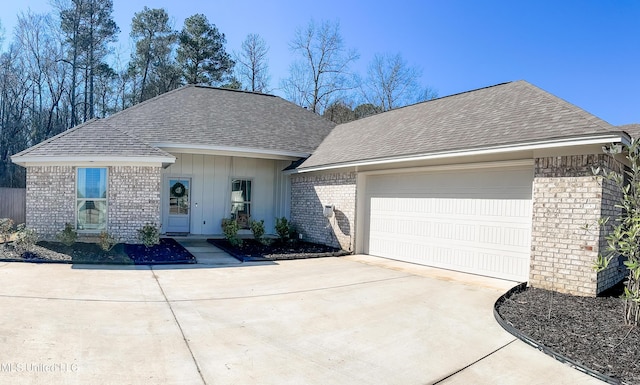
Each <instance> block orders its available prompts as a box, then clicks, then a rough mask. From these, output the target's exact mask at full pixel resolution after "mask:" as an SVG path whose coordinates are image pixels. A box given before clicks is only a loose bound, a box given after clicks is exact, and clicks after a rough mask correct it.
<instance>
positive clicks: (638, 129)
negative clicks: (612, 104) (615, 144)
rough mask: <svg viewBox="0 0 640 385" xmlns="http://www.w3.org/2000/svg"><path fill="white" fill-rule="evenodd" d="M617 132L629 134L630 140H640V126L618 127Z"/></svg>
mask: <svg viewBox="0 0 640 385" xmlns="http://www.w3.org/2000/svg"><path fill="white" fill-rule="evenodd" d="M618 130H620V131H624V132H626V133H627V134H629V135H630V136H631V137H632V138H635V139H638V138H640V124H638V123H633V124H625V125H622V126H618Z"/></svg>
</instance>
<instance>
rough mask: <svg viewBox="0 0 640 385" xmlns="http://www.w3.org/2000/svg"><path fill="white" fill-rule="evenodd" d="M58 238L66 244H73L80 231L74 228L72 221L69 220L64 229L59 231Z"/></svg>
mask: <svg viewBox="0 0 640 385" xmlns="http://www.w3.org/2000/svg"><path fill="white" fill-rule="evenodd" d="M56 238H58V240H59V241H60V242H61V243H62V244H64V245H66V246H73V244H74V243H76V240H77V239H78V232H77V231H76V230H75V229H74V228H73V226H72V225H71V223H68V222H67V223H65V224H64V230H62V231H61V232H60V233H58V235H57V236H56Z"/></svg>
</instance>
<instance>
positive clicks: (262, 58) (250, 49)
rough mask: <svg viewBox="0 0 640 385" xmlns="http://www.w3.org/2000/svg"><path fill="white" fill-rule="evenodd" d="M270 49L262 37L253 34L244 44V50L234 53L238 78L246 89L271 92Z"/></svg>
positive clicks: (248, 36)
mask: <svg viewBox="0 0 640 385" xmlns="http://www.w3.org/2000/svg"><path fill="white" fill-rule="evenodd" d="M268 53H269V47H267V43H266V42H265V41H264V39H263V38H261V37H260V35H258V34H255V33H251V34H249V35H247V38H246V39H245V40H244V41H243V42H242V50H241V51H240V52H239V53H234V60H235V62H236V67H235V69H236V77H237V78H238V80H239V81H240V82H241V83H242V85H243V86H244V88H245V89H246V90H249V91H254V92H264V93H268V92H270V91H269V89H268V87H269V78H270V76H269V62H268V60H267V54H268Z"/></svg>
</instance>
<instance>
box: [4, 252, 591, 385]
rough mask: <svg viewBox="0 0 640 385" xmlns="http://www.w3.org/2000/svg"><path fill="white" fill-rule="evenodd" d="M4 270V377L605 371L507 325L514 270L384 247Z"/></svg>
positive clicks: (523, 379) (149, 379) (215, 380)
mask: <svg viewBox="0 0 640 385" xmlns="http://www.w3.org/2000/svg"><path fill="white" fill-rule="evenodd" d="M188 247H193V248H198V247H204V246H203V245H200V246H198V244H195V245H190V246H188ZM196 252H202V253H213V254H215V252H214V251H206V250H197V249H196ZM203 256H205V257H206V256H207V255H206V254H205V255H203ZM210 257H212V258H214V256H213V255H210ZM220 258H223V257H220ZM0 282H1V283H2V284H1V285H0V308H1V309H3V311H2V312H0V346H2V348H1V349H0V383H10V384H40V383H42V384H45V383H46V384H125V383H126V384H142V383H144V384H312V385H313V384H323V385H324V384H399V385H400V384H402V385H405V384H416V385H417V384H421V385H422V384H600V383H601V382H599V381H598V380H596V379H593V378H591V377H588V376H587V375H585V374H583V373H580V372H578V371H577V370H575V369H572V368H570V367H568V366H565V365H562V364H561V363H559V362H557V361H555V360H553V359H552V358H550V357H548V356H546V355H544V354H543V353H541V352H538V351H536V350H535V349H533V348H530V347H529V346H526V345H524V344H523V343H521V342H520V341H518V340H516V339H515V338H514V337H513V336H511V335H510V334H508V333H507V332H505V331H504V330H503V329H502V328H500V326H498V324H497V323H496V322H495V320H494V319H493V314H492V306H493V303H494V302H495V300H496V299H497V298H498V297H499V296H500V295H501V294H503V293H504V292H505V291H506V290H507V289H508V288H509V287H510V286H512V285H513V283H509V282H505V281H499V280H493V279H487V278H481V277H473V276H468V275H464V274H458V273H451V272H446V271H442V270H437V269H430V268H427V267H423V266H416V265H410V264H404V263H400V262H393V261H388V260H384V259H379V258H374V257H368V256H349V257H343V258H319V259H308V260H298V261H281V262H278V263H243V264H236V265H225V264H221V265H206V264H196V265H172V266H155V267H148V266H117V267H115V266H95V265H91V266H90V265H54V264H50V265H47V264H28V263H0Z"/></svg>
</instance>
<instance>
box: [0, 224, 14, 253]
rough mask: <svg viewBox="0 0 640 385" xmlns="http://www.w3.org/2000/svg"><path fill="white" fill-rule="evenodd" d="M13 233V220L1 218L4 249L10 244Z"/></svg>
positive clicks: (0, 240)
mask: <svg viewBox="0 0 640 385" xmlns="http://www.w3.org/2000/svg"><path fill="white" fill-rule="evenodd" d="M12 233H13V220H12V219H10V218H0V243H2V247H4V245H5V244H6V243H7V242H9V237H11V234H12Z"/></svg>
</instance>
